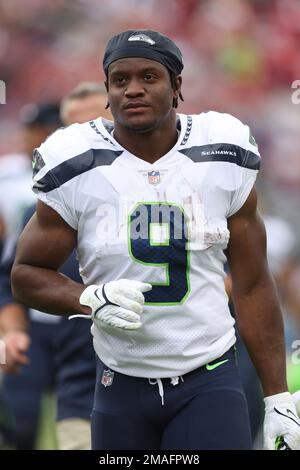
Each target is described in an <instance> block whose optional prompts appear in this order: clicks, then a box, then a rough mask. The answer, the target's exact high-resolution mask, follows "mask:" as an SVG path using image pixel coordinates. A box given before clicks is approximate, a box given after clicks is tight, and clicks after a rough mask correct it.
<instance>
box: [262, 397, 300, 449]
mask: <svg viewBox="0 0 300 470" xmlns="http://www.w3.org/2000/svg"><path fill="white" fill-rule="evenodd" d="M264 401H265V421H264V448H265V449H266V450H276V449H277V450H300V420H299V418H298V416H297V411H296V408H295V405H294V403H293V399H292V395H291V394H290V393H289V392H283V393H278V394H276V395H271V396H269V397H266V398H265V399H264Z"/></svg>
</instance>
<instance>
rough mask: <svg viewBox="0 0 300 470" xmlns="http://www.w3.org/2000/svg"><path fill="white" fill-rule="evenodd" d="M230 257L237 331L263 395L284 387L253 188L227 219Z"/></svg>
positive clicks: (278, 318) (279, 328) (277, 317)
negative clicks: (243, 202)
mask: <svg viewBox="0 0 300 470" xmlns="http://www.w3.org/2000/svg"><path fill="white" fill-rule="evenodd" d="M228 228H229V230H230V242H229V246H228V262H229V266H230V271H231V275H232V283H233V292H232V296H233V301H234V304H235V309H236V316H237V323H238V327H239V330H240V333H241V335H242V337H243V339H244V341H245V344H246V346H247V349H248V351H249V353H250V355H251V358H252V360H253V362H254V365H255V367H256V370H257V372H258V374H259V376H260V379H261V383H262V386H263V390H264V393H265V395H266V396H269V395H274V394H277V393H281V392H284V391H286V390H287V383H286V366H285V345H284V335H283V322H282V315H281V311H280V307H279V302H278V299H277V294H276V289H275V287H274V283H273V280H272V277H271V275H270V272H269V269H268V264H267V259H266V235H265V229H264V225H263V222H262V220H261V218H260V216H259V214H258V211H257V197H256V192H255V190H254V189H253V190H252V191H251V193H250V196H249V197H248V199H247V201H246V203H245V204H244V206H243V207H242V208H241V209H240V210H239V211H238V212H237V213H236V214H234V215H233V216H232V217H230V218H229V219H228Z"/></svg>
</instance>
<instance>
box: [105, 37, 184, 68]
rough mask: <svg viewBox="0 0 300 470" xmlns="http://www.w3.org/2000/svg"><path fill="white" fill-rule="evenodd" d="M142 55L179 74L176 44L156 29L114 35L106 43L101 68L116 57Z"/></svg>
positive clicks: (178, 56) (106, 66) (181, 63)
mask: <svg viewBox="0 0 300 470" xmlns="http://www.w3.org/2000/svg"><path fill="white" fill-rule="evenodd" d="M128 57H142V58H145V59H151V60H155V61H157V62H160V63H161V64H162V65H164V66H165V67H167V68H168V69H169V70H171V71H172V72H174V73H175V74H176V75H179V74H180V73H181V71H182V69H183V62H182V54H181V52H180V50H179V48H178V47H177V46H176V44H175V43H174V42H173V41H172V40H171V39H169V38H168V37H167V36H164V35H162V34H160V33H158V32H157V31H152V30H138V31H137V30H128V31H124V32H123V33H120V34H118V35H116V36H114V37H113V38H112V39H111V40H110V41H109V43H108V45H107V47H106V51H105V54H104V58H103V69H104V72H105V75H106V76H107V74H108V67H109V66H110V64H111V63H112V62H114V61H115V60H118V59H123V58H128Z"/></svg>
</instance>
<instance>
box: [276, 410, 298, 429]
mask: <svg viewBox="0 0 300 470" xmlns="http://www.w3.org/2000/svg"><path fill="white" fill-rule="evenodd" d="M274 411H275V412H276V413H278V414H279V415H281V416H284V417H285V418H289V419H291V420H292V421H294V423H296V424H297V426H299V427H300V425H299V423H298V422H297V421H296V420H295V419H293V418H292V417H291V416H288V414H287V415H285V414H284V413H281V412H280V411H279V410H277V408H276V406H274ZM286 411H287V413H290V414H291V415H292V416H294V417H295V418H297V417H296V416H295V414H294V413H293V412H292V410H289V409H287V410H286Z"/></svg>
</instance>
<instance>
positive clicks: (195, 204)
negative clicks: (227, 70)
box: [12, 30, 300, 450]
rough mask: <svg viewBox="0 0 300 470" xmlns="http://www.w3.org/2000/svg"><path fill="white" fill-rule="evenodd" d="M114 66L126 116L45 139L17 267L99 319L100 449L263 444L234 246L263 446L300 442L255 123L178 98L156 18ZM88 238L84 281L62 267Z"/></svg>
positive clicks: (82, 255) (27, 292) (113, 55)
mask: <svg viewBox="0 0 300 470" xmlns="http://www.w3.org/2000/svg"><path fill="white" fill-rule="evenodd" d="M103 67H104V72H105V75H106V87H107V93H108V105H109V107H110V110H111V112H112V114H113V117H114V123H113V124H111V123H110V122H107V121H105V120H103V119H100V118H99V119H96V120H94V121H92V122H89V123H86V124H82V125H79V124H75V125H73V126H70V127H68V128H67V129H64V130H59V131H57V132H56V133H55V134H53V135H52V136H51V137H50V138H49V139H48V140H47V141H46V142H45V143H44V144H42V145H41V146H40V147H39V149H38V150H37V151H36V153H35V158H36V161H37V162H38V168H37V170H38V171H37V172H36V174H35V176H34V180H33V189H34V191H35V192H36V194H37V196H38V198H39V202H38V209H37V214H36V216H35V217H34V218H33V219H32V220H31V222H30V224H29V225H28V226H27V227H26V229H25V230H24V232H23V235H22V237H21V239H20V243H19V248H18V253H17V257H16V261H15V265H14V269H13V277H12V278H13V287H14V292H15V295H16V297H17V298H18V299H19V300H20V301H22V302H25V303H26V304H28V305H31V306H35V307H38V308H40V309H42V310H45V311H49V312H52V311H55V312H57V313H60V314H62V315H64V314H66V312H69V313H73V314H74V315H78V314H79V315H82V316H84V318H90V319H91V320H92V322H93V326H92V332H93V336H94V347H95V351H96V353H97V383H96V391H95V399H94V407H93V413H92V447H93V449H106V450H107V449H250V448H251V445H252V444H251V438H250V429H249V419H248V412H247V407H246V401H245V396H244V393H243V390H242V386H241V383H240V378H239V375H238V373H237V366H236V362H235V352H234V344H235V340H236V339H235V333H234V327H233V323H234V320H233V318H232V316H231V315H230V313H229V310H228V299H227V296H226V292H225V288H224V282H223V280H224V262H225V260H226V257H227V259H228V262H229V266H230V270H231V274H232V280H233V298H234V302H235V307H236V312H237V320H238V323H239V328H240V331H241V334H242V336H243V338H244V341H245V343H246V345H247V348H248V350H249V352H250V355H251V357H252V359H253V362H254V364H255V366H256V369H257V371H258V374H259V376H260V379H261V382H262V386H263V389H264V394H265V406H266V416H265V430H264V433H265V447H266V448H267V449H275V448H282V449H283V448H284V449H285V448H289V449H299V448H300V422H299V419H298V418H297V415H296V410H295V406H294V404H293V400H292V398H291V395H290V393H288V391H287V384H286V377H285V349H284V340H283V328H282V318H281V313H280V308H279V305H278V301H277V296H276V292H275V290H274V285H273V281H272V279H271V276H270V274H269V270H268V265H267V261H266V256H265V231H264V227H263V224H262V222H261V219H260V216H259V214H258V212H257V197H256V192H255V189H254V182H255V179H256V175H257V171H258V169H259V165H260V155H259V152H258V149H257V146H256V142H255V140H254V138H253V137H252V135H251V133H250V131H249V128H248V126H246V125H244V124H242V123H241V122H240V121H239V120H238V119H236V118H234V117H232V116H230V115H228V114H220V113H217V112H208V113H201V114H198V115H185V114H177V113H176V108H177V106H178V100H179V98H182V93H181V84H182V78H181V72H182V69H183V61H182V55H181V52H180V50H179V49H178V47H177V46H176V45H175V44H174V42H173V41H171V40H170V39H169V38H167V37H166V36H164V35H162V34H160V33H158V32H155V31H152V30H129V31H125V32H122V33H120V34H118V35H116V36H114V37H113V38H112V39H111V40H110V41H109V43H108V45H107V48H106V51H105V54H104V59H103ZM75 246H76V247H77V252H78V258H79V264H80V272H81V276H82V279H83V282H84V284H85V285H84V286H82V285H80V284H78V283H75V282H73V281H71V280H70V279H68V278H66V277H63V276H62V275H60V274H59V273H58V272H57V270H58V268H59V267H60V265H61V264H62V263H63V262H64V260H65V259H66V257H67V256H68V255H69V254H70V252H71V251H72V250H73V248H74V247H75ZM224 250H226V256H225V254H224Z"/></svg>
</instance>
